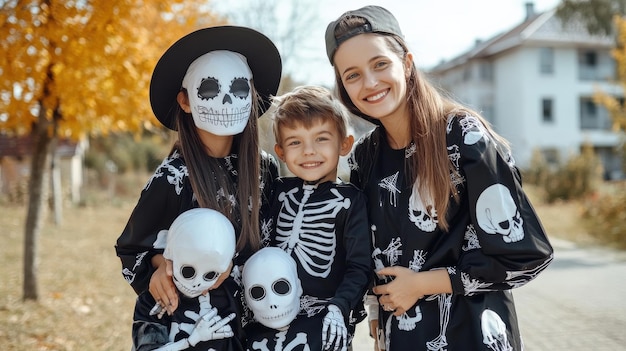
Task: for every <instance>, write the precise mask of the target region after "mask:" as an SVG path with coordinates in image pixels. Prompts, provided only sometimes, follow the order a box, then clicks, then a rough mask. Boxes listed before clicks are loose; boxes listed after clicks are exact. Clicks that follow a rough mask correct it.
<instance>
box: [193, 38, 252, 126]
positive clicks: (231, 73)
mask: <svg viewBox="0 0 626 351" xmlns="http://www.w3.org/2000/svg"><path fill="white" fill-rule="evenodd" d="M251 80H252V71H250V68H249V67H248V63H247V61H246V58H245V57H244V56H243V55H240V54H238V53H235V52H232V51H225V50H216V51H211V52H209V53H207V54H204V55H202V56H200V57H198V58H197V59H196V60H195V61H193V62H192V63H191V65H189V68H188V69H187V73H186V74H185V78H184V79H183V84H182V85H183V88H185V89H187V95H188V96H189V105H190V106H191V115H192V116H193V121H194V123H195V125H196V127H198V128H200V129H202V130H205V131H207V132H209V133H212V134H215V135H235V134H239V133H241V132H242V131H243V130H244V128H245V127H246V124H247V123H248V119H249V118H250V111H252V91H251V88H250V85H251Z"/></svg>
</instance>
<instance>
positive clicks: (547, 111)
mask: <svg viewBox="0 0 626 351" xmlns="http://www.w3.org/2000/svg"><path fill="white" fill-rule="evenodd" d="M541 117H542V120H543V121H544V122H548V123H552V122H554V106H553V103H552V99H550V98H545V99H542V100H541Z"/></svg>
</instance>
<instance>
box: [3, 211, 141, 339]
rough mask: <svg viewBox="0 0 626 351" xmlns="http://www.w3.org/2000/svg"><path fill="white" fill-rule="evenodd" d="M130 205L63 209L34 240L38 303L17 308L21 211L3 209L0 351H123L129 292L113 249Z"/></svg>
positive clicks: (130, 310) (130, 303)
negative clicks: (56, 223)
mask: <svg viewBox="0 0 626 351" xmlns="http://www.w3.org/2000/svg"><path fill="white" fill-rule="evenodd" d="M131 210H132V204H131V203H128V204H119V205H116V206H113V205H110V204H104V205H99V206H97V207H84V208H75V209H65V214H64V222H63V224H62V225H61V226H58V227H57V226H54V225H53V224H50V223H49V222H48V221H46V224H45V225H44V227H43V229H42V230H41V234H40V237H39V240H38V243H39V246H38V257H39V262H38V267H39V269H38V283H39V284H38V287H39V300H38V301H37V302H32V301H27V302H23V301H22V284H23V279H22V277H23V237H24V229H23V226H24V220H25V219H24V218H25V213H26V209H25V208H24V207H21V206H20V207H15V206H6V205H5V206H2V207H0V211H2V216H1V219H0V228H2V245H1V247H0V276H2V284H0V344H1V345H2V346H3V347H2V349H3V350H68V351H69V350H81V351H86V350H94V351H95V350H98V351H102V350H129V349H130V328H131V323H132V313H133V307H134V300H135V293H134V292H133V290H132V289H131V288H130V286H129V285H128V284H127V283H126V282H125V281H124V279H123V278H122V275H121V273H120V267H121V266H120V263H119V259H118V258H117V256H116V255H115V251H114V248H113V245H114V244H115V240H116V239H117V236H118V235H119V233H120V232H121V230H122V229H123V227H124V225H125V223H126V220H127V218H128V215H129V214H130V211H131Z"/></svg>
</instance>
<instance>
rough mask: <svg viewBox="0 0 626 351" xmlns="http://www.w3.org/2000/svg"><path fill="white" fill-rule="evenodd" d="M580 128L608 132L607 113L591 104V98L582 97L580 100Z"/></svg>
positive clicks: (601, 107) (609, 124)
mask: <svg viewBox="0 0 626 351" xmlns="http://www.w3.org/2000/svg"><path fill="white" fill-rule="evenodd" d="M580 128H582V129H596V130H610V129H611V117H610V116H609V111H608V110H607V109H606V108H604V107H603V106H599V105H597V104H596V103H595V102H593V99H592V98H591V97H582V98H581V99H580Z"/></svg>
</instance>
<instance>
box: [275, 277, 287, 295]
mask: <svg viewBox="0 0 626 351" xmlns="http://www.w3.org/2000/svg"><path fill="white" fill-rule="evenodd" d="M272 290H274V292H275V293H276V295H287V294H289V292H291V284H289V282H288V281H287V280H286V279H278V280H277V281H275V282H274V284H272Z"/></svg>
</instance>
